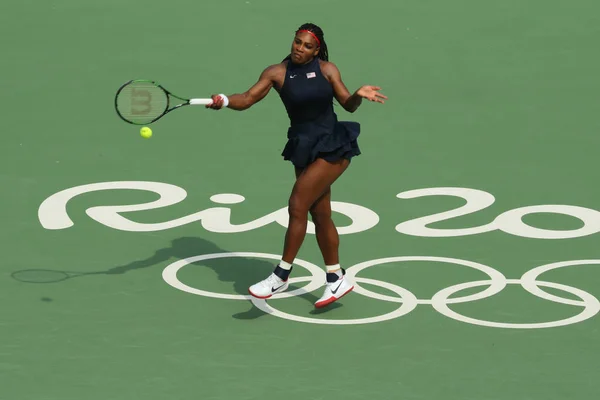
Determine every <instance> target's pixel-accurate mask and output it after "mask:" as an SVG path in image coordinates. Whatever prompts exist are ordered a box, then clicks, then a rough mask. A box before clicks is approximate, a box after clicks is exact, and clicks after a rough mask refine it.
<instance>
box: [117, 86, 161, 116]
mask: <svg viewBox="0 0 600 400" xmlns="http://www.w3.org/2000/svg"><path fill="white" fill-rule="evenodd" d="M168 105H169V99H168V95H167V93H165V91H164V90H163V89H162V88H160V87H158V86H156V85H155V84H154V83H153V82H139V81H134V82H131V83H129V84H127V85H126V86H125V87H123V88H122V89H121V91H120V92H119V94H118V96H117V99H116V107H117V110H118V112H119V113H120V114H121V116H122V117H123V118H124V119H126V120H128V121H130V122H132V123H135V124H147V123H150V122H152V121H154V120H155V119H156V118H158V117H160V116H161V115H162V114H163V113H164V112H165V111H166V110H167V107H168Z"/></svg>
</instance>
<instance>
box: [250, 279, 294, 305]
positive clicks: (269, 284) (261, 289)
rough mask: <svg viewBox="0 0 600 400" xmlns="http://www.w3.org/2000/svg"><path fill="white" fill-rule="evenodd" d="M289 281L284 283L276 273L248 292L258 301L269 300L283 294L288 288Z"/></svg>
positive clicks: (256, 284) (253, 286) (251, 287)
mask: <svg viewBox="0 0 600 400" xmlns="http://www.w3.org/2000/svg"><path fill="white" fill-rule="evenodd" d="M288 286H289V285H288V282H287V280H286V281H284V280H283V279H281V278H280V277H278V276H277V275H275V274H274V273H271V275H269V276H268V277H267V279H264V280H262V281H260V282H258V283H255V284H254V285H252V286H250V287H249V288H248V292H249V293H250V294H251V295H252V296H254V297H256V298H257V299H268V298H270V297H271V296H273V295H274V294H277V293H281V292H283V291H285V290H286V289H287V288H288Z"/></svg>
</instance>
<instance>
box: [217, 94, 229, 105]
mask: <svg viewBox="0 0 600 400" xmlns="http://www.w3.org/2000/svg"><path fill="white" fill-rule="evenodd" d="M219 96H221V98H222V99H223V107H227V106H228V105H229V98H227V96H225V95H224V94H223V93H221V94H219Z"/></svg>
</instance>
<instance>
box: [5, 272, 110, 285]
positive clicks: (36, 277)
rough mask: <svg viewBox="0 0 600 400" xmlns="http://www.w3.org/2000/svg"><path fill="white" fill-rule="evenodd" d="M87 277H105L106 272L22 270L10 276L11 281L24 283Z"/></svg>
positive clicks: (51, 281)
mask: <svg viewBox="0 0 600 400" xmlns="http://www.w3.org/2000/svg"><path fill="white" fill-rule="evenodd" d="M87 275H107V272H106V271H101V272H70V271H56V270H51V269H24V270H21V271H15V272H13V273H12V274H10V276H11V277H12V278H13V279H15V280H17V281H19V282H26V283H56V282H63V281H66V280H67V279H72V278H78V277H81V276H87Z"/></svg>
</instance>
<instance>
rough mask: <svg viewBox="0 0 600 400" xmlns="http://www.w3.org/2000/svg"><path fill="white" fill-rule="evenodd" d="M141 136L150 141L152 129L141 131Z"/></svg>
mask: <svg viewBox="0 0 600 400" xmlns="http://www.w3.org/2000/svg"><path fill="white" fill-rule="evenodd" d="M140 135H142V137H144V138H146V139H148V138H149V137H150V136H152V129H150V128H148V127H147V126H145V127H143V128H142V129H140Z"/></svg>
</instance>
